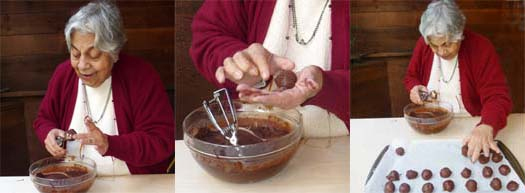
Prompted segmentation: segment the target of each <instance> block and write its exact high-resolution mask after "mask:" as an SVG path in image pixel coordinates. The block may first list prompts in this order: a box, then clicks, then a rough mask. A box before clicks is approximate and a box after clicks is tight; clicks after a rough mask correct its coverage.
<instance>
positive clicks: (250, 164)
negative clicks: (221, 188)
mask: <svg viewBox="0 0 525 193" xmlns="http://www.w3.org/2000/svg"><path fill="white" fill-rule="evenodd" d="M234 104H235V105H234V106H236V109H237V116H238V120H239V124H238V125H239V127H244V128H248V129H250V130H252V131H254V133H255V134H256V135H257V136H259V137H262V138H264V139H265V140H264V141H256V142H254V141H251V142H247V143H243V142H241V141H242V140H243V139H242V138H243V137H242V135H237V136H238V138H239V142H241V143H240V144H241V145H237V146H233V145H231V144H230V143H229V142H228V141H227V140H225V139H224V137H223V136H222V135H215V136H214V137H208V138H205V137H203V136H205V135H207V134H208V136H210V135H209V133H210V132H212V133H213V132H215V133H217V132H218V131H217V130H216V129H215V128H214V127H213V126H212V125H211V122H210V121H209V119H208V117H207V115H206V111H205V110H204V108H202V107H200V108H197V109H196V110H194V111H193V112H191V113H190V114H188V115H187V116H186V118H185V119H184V122H183V129H184V141H185V144H186V146H188V148H189V149H190V151H191V153H192V155H193V158H194V159H195V160H196V161H197V162H198V163H199V165H200V166H201V167H202V168H204V170H206V171H207V172H208V173H209V174H211V175H212V176H215V177H217V178H219V179H222V180H225V181H230V182H236V183H250V182H256V181H259V180H262V179H266V178H269V177H271V176H274V175H275V174H277V173H279V171H281V170H282V169H283V168H284V167H285V166H286V164H287V163H288V161H290V159H291V158H292V157H293V156H294V154H295V152H296V151H297V149H298V147H299V145H300V141H301V137H302V133H303V127H302V117H301V114H300V113H299V112H298V111H296V110H287V111H285V110H279V109H276V108H273V109H272V110H267V109H261V108H257V107H255V106H254V105H249V104H242V103H240V102H238V101H235V102H234ZM210 108H211V109H212V111H213V112H215V113H214V114H215V117H217V118H219V117H221V114H220V113H219V112H217V108H218V105H217V104H212V105H211V106H210ZM226 109H228V108H226ZM227 114H228V115H229V114H230V112H229V111H228V112H227ZM221 125H223V126H224V124H221ZM257 128H266V129H264V130H257ZM203 131H205V132H203ZM283 131H284V133H283ZM277 133H279V134H278V135H274V136H272V135H273V134H277Z"/></svg>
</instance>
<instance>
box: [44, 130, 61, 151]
mask: <svg viewBox="0 0 525 193" xmlns="http://www.w3.org/2000/svg"><path fill="white" fill-rule="evenodd" d="M58 136H61V137H65V136H66V132H65V131H63V130H60V129H56V128H55V129H51V131H49V133H47V136H46V139H45V140H44V144H45V146H46V150H47V151H48V152H49V153H50V154H51V155H52V156H54V157H63V156H65V155H66V150H65V149H64V148H62V147H60V146H59V145H58V144H57V141H56V140H55V138H56V137H58Z"/></svg>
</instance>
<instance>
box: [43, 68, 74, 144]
mask: <svg viewBox="0 0 525 193" xmlns="http://www.w3.org/2000/svg"><path fill="white" fill-rule="evenodd" d="M68 70H69V71H71V66H70V65H69V63H68V62H67V61H66V62H64V63H61V64H59V65H58V67H57V69H56V70H55V72H54V73H53V75H52V76H51V79H50V80H49V83H48V86H47V90H46V94H45V96H44V98H43V99H42V102H41V103H40V108H39V110H38V114H37V117H36V119H35V121H34V122H33V128H34V129H35V133H36V135H37V137H38V139H39V140H40V142H41V143H42V144H43V143H44V140H45V139H46V137H47V134H48V133H49V131H50V130H51V129H54V128H58V129H62V130H66V129H68V128H62V127H63V125H64V124H63V123H64V121H63V119H64V115H65V113H64V111H65V110H66V109H67V105H68V104H67V102H68V100H66V99H64V98H63V97H64V96H63V94H62V93H63V92H66V91H64V90H62V89H68V88H69V89H70V88H72V87H74V86H72V84H74V83H72V82H71V81H70V80H68V78H67V76H68ZM66 87H68V88H66ZM73 95H74V96H76V94H73ZM74 96H69V97H74ZM70 116H71V115H70Z"/></svg>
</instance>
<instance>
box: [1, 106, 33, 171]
mask: <svg viewBox="0 0 525 193" xmlns="http://www.w3.org/2000/svg"><path fill="white" fill-rule="evenodd" d="M0 106H1V111H0V117H1V120H2V122H1V124H0V144H1V146H0V151H1V153H0V155H1V156H2V157H0V176H16V175H27V173H28V172H27V169H28V168H29V159H28V148H27V143H26V141H27V140H26V130H25V123H24V119H23V117H24V103H23V102H22V101H18V100H3V99H2V100H1V104H0Z"/></svg>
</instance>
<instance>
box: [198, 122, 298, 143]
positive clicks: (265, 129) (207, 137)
mask: <svg viewBox="0 0 525 193" xmlns="http://www.w3.org/2000/svg"><path fill="white" fill-rule="evenodd" d="M238 121H239V124H238V125H239V127H243V128H245V129H248V130H251V131H252V132H253V133H254V134H255V135H256V136H258V137H259V138H257V137H256V136H253V135H252V134H250V133H249V132H248V131H245V130H243V129H239V130H237V140H238V141H237V144H238V145H250V144H256V143H261V142H263V140H262V139H265V140H271V139H275V138H279V137H281V136H284V135H286V134H288V133H290V132H291V129H290V126H289V125H288V124H287V123H285V122H282V121H281V122H277V121H272V119H271V118H270V119H257V118H240V119H239V120H238ZM195 129H196V131H195V134H194V137H195V138H197V139H199V140H202V141H206V142H209V143H213V144H219V145H232V144H231V143H230V141H229V140H227V139H226V138H225V137H224V136H223V135H222V134H221V133H220V131H218V130H217V129H215V128H214V127H213V126H211V125H209V126H207V127H200V128H195ZM260 138H262V139H260Z"/></svg>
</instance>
